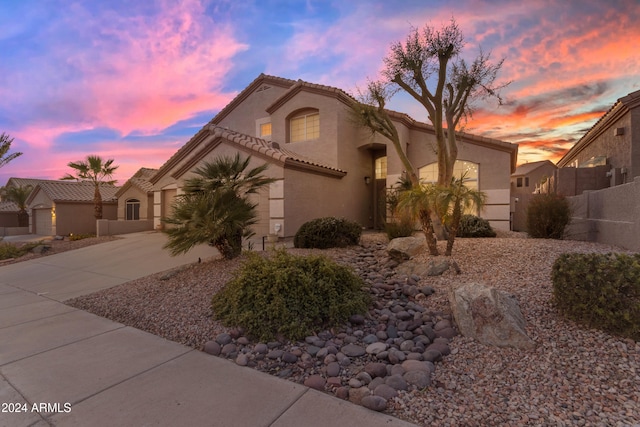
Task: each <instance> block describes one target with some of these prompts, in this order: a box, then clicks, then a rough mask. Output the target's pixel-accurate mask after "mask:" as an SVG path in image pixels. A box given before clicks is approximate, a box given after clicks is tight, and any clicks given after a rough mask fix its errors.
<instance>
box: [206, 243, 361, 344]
mask: <svg viewBox="0 0 640 427" xmlns="http://www.w3.org/2000/svg"><path fill="white" fill-rule="evenodd" d="M247 257H248V258H247V261H245V262H244V263H243V265H242V266H241V267H240V268H239V269H238V270H237V271H236V272H235V275H234V278H233V279H232V280H231V281H230V282H229V283H228V284H227V285H226V287H225V288H224V289H223V290H222V291H220V292H219V293H217V294H216V295H215V296H214V297H213V300H212V308H213V313H214V316H215V317H216V318H217V319H219V320H221V321H222V322H223V323H224V324H225V325H227V326H239V327H243V328H245V330H246V331H247V333H248V334H249V335H251V336H254V337H257V338H258V339H262V340H273V339H274V338H277V337H279V336H282V337H284V338H287V339H290V340H297V339H300V338H303V337H305V336H308V335H312V334H313V333H314V332H317V331H319V330H323V329H326V328H330V327H333V326H336V325H339V324H341V323H344V322H345V321H346V320H347V319H348V318H349V316H351V315H353V314H362V313H364V312H365V311H366V310H367V308H368V306H369V294H368V293H367V292H366V291H365V290H364V289H363V282H362V279H361V278H360V277H359V276H357V275H356V274H355V273H353V272H352V271H351V270H350V269H349V268H348V267H345V266H341V265H339V264H336V263H335V262H333V261H331V260H329V259H328V258H326V257H324V256H304V257H302V256H295V255H291V254H289V253H287V252H286V250H284V249H280V250H276V251H273V252H271V253H270V254H269V256H263V255H260V254H257V253H248V254H247Z"/></svg>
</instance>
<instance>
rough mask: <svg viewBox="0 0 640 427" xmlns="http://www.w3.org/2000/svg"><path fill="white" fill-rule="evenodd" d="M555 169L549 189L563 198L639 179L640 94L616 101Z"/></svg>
mask: <svg viewBox="0 0 640 427" xmlns="http://www.w3.org/2000/svg"><path fill="white" fill-rule="evenodd" d="M557 165H558V167H559V168H560V169H558V171H557V172H556V176H555V178H554V180H553V181H554V188H553V189H554V190H555V191H557V192H558V193H560V194H564V195H565V196H574V195H579V194H581V193H582V192H583V191H585V190H600V189H602V188H607V187H613V186H616V185H620V184H625V183H628V182H633V180H634V178H635V177H638V176H640V90H638V91H635V92H632V93H630V94H628V95H627V96H624V97H622V98H620V99H618V101H617V102H616V103H615V104H614V105H613V106H612V107H611V108H610V109H609V111H607V112H606V113H605V114H604V116H602V117H601V118H600V120H598V121H597V122H596V124H595V125H593V126H592V127H591V129H589V130H588V131H587V133H586V134H585V135H584V136H583V137H582V138H580V140H579V141H578V142H577V143H576V144H575V145H574V146H573V147H571V149H570V150H569V151H568V152H567V153H566V154H565V155H564V156H563V157H562V158H561V159H560V160H559V161H558V163H557Z"/></svg>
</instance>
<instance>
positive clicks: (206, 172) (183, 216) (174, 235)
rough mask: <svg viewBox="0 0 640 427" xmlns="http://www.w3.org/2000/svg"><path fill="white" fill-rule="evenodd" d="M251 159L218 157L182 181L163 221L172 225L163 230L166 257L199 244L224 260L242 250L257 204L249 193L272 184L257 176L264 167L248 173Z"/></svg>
mask: <svg viewBox="0 0 640 427" xmlns="http://www.w3.org/2000/svg"><path fill="white" fill-rule="evenodd" d="M250 161H251V157H247V158H245V159H242V158H240V155H239V154H236V155H235V157H233V158H231V157H218V158H216V159H215V160H214V161H213V162H210V163H209V162H207V163H204V164H203V165H202V166H201V167H199V168H197V169H195V170H194V173H195V174H196V175H197V176H196V177H194V178H191V179H188V180H187V181H186V182H185V186H184V194H182V195H180V196H177V197H176V200H175V201H174V203H173V215H172V216H171V217H169V218H164V219H163V221H164V222H165V223H167V224H173V225H175V226H176V227H171V228H168V229H166V230H165V232H166V233H167V234H168V235H169V241H168V242H167V244H166V245H165V246H164V248H165V249H169V251H170V253H171V255H178V254H181V253H186V252H188V251H189V250H190V249H191V248H192V247H194V246H195V245H198V244H201V243H208V244H210V245H211V246H215V247H216V249H218V250H219V251H220V253H221V254H222V256H223V257H224V258H226V259H231V258H235V257H237V256H238V255H240V253H241V252H242V238H243V237H249V236H250V235H251V234H252V232H251V228H250V227H251V225H253V224H255V223H256V220H257V214H256V206H257V204H255V203H252V202H250V201H249V195H250V194H254V193H257V192H258V191H260V190H261V189H262V188H264V187H265V186H267V185H269V184H270V183H272V182H274V179H272V178H267V177H265V176H264V175H262V173H263V172H264V171H265V170H266V169H267V167H268V165H267V164H263V165H261V166H258V167H255V168H252V169H248V168H249V163H250Z"/></svg>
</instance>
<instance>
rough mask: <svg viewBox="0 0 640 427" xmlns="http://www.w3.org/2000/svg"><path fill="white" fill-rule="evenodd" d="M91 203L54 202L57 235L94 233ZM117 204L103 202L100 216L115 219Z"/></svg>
mask: <svg viewBox="0 0 640 427" xmlns="http://www.w3.org/2000/svg"><path fill="white" fill-rule="evenodd" d="M93 213H94V206H93V203H56V229H55V233H56V234H57V235H59V236H68V235H69V234H72V233H73V234H95V233H96V219H95V217H94V216H93ZM117 215H118V205H117V204H116V203H103V205H102V218H104V219H114V220H115V219H117Z"/></svg>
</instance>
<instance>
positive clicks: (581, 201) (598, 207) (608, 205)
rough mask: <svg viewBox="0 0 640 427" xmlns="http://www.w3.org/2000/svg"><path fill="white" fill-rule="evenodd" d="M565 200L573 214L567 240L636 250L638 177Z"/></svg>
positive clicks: (638, 245) (639, 244)
mask: <svg viewBox="0 0 640 427" xmlns="http://www.w3.org/2000/svg"><path fill="white" fill-rule="evenodd" d="M568 200H569V202H570V203H571V206H572V208H573V212H572V218H571V223H570V225H569V227H568V229H567V231H566V235H567V238H569V239H575V240H588V241H592V242H599V243H605V244H609V245H616V246H619V247H622V248H625V249H631V250H634V251H640V177H636V178H635V180H634V181H633V182H631V183H627V184H623V185H618V186H615V187H611V188H606V189H603V190H598V191H585V192H584V193H582V194H581V195H579V196H574V197H569V198H568Z"/></svg>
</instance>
